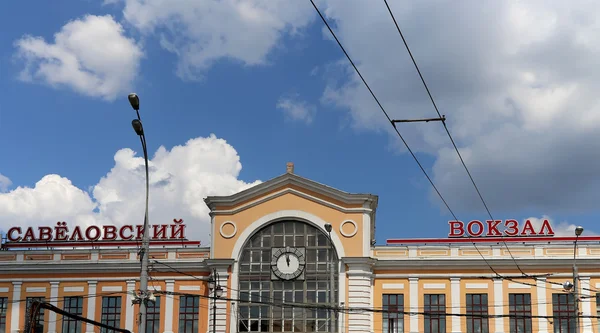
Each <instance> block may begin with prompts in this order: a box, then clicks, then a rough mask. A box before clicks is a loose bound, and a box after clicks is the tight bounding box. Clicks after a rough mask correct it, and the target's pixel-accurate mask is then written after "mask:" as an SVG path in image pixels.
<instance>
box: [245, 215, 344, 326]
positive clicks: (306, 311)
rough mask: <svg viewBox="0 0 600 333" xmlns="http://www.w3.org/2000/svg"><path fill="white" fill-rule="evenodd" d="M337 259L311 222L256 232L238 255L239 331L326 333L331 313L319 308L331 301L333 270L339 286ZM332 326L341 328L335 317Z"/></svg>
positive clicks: (277, 225)
mask: <svg viewBox="0 0 600 333" xmlns="http://www.w3.org/2000/svg"><path fill="white" fill-rule="evenodd" d="M337 262H338V258H337V254H336V253H335V250H334V249H333V246H332V244H331V243H330V241H329V237H328V236H327V234H326V233H325V232H324V231H322V230H320V229H317V228H316V227H314V226H312V225H310V224H308V223H305V222H299V221H280V222H275V223H272V224H269V225H267V226H266V227H264V228H263V229H261V230H260V231H258V232H257V233H255V234H254V235H253V236H252V237H251V238H250V239H249V240H248V242H247V243H246V245H245V246H244V248H243V250H242V253H241V257H240V260H239V287H238V290H239V299H240V303H239V304H238V313H237V315H238V331H239V332H328V331H329V330H330V328H329V325H330V323H329V316H330V312H329V311H328V310H327V309H318V310H317V309H316V307H317V306H319V305H320V306H321V307H322V306H327V305H330V304H331V303H332V302H330V300H329V290H330V289H331V287H332V286H331V285H330V284H331V283H330V280H331V273H330V272H331V271H333V276H334V278H333V281H334V282H333V283H334V285H333V288H334V289H333V290H339V288H338V267H337V266H338V265H337ZM330 263H335V264H331V265H330ZM338 297H339V296H338V293H337V292H336V293H335V298H336V300H335V302H333V303H335V304H337V299H338ZM282 303H286V304H290V303H298V304H305V306H310V305H315V307H314V308H302V307H290V306H283V304H282ZM332 326H333V330H334V331H337V327H336V326H337V325H336V324H335V316H334V322H333V325H332Z"/></svg>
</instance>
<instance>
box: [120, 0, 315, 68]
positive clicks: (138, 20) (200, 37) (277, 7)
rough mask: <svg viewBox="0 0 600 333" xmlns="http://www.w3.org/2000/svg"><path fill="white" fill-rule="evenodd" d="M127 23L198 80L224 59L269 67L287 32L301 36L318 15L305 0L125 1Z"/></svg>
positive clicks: (124, 11) (124, 12)
mask: <svg viewBox="0 0 600 333" xmlns="http://www.w3.org/2000/svg"><path fill="white" fill-rule="evenodd" d="M123 1H124V3H125V9H124V10H123V14H124V17H125V20H127V21H128V22H129V23H130V24H132V25H133V26H135V27H136V28H138V29H139V30H140V31H142V32H144V33H148V34H152V33H155V34H156V35H158V36H159V38H160V42H161V45H162V46H163V47H164V48H165V49H166V50H168V51H170V52H173V53H174V54H176V55H177V57H178V58H179V63H178V66H177V74H178V75H179V76H180V77H181V78H184V79H199V78H201V77H202V75H203V74H204V72H205V71H206V70H207V69H208V68H209V67H210V66H211V65H213V64H214V63H215V62H217V61H219V60H229V61H235V62H240V63H241V64H243V65H264V64H267V63H268V55H269V52H270V51H271V50H272V49H274V48H275V47H277V42H279V41H280V39H281V37H282V36H283V35H284V34H285V33H291V34H294V33H296V32H297V31H298V30H299V29H301V28H302V27H304V26H306V25H307V24H308V23H309V22H310V20H311V19H312V18H313V17H314V13H313V9H312V7H311V6H310V5H307V4H306V3H305V2H303V1H285V0H220V1H215V0H181V1H175V2H174V1H167V0H152V1H147V0H123Z"/></svg>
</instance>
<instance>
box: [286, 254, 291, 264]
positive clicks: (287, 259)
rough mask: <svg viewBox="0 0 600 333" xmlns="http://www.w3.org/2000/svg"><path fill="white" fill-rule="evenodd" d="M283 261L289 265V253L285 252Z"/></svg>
mask: <svg viewBox="0 0 600 333" xmlns="http://www.w3.org/2000/svg"><path fill="white" fill-rule="evenodd" d="M285 262H287V265H288V267H290V255H289V253H286V254H285Z"/></svg>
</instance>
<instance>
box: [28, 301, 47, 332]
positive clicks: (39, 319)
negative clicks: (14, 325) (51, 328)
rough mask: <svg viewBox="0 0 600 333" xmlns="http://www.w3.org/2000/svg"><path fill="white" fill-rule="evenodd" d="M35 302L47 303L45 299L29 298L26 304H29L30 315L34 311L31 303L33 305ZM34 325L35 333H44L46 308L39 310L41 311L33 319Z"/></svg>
mask: <svg viewBox="0 0 600 333" xmlns="http://www.w3.org/2000/svg"><path fill="white" fill-rule="evenodd" d="M33 301H39V302H45V299H44V297H27V299H26V303H27V314H29V313H30V312H29V311H33V310H34V309H33V308H32V307H31V305H32V304H31V303H33ZM33 325H34V326H35V327H34V328H33V331H34V332H35V333H43V332H44V308H39V311H38V313H37V315H36V316H35V317H34V318H33Z"/></svg>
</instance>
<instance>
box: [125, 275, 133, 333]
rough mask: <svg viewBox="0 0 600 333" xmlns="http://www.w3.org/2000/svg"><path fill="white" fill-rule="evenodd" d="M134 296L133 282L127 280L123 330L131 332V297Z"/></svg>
mask: <svg viewBox="0 0 600 333" xmlns="http://www.w3.org/2000/svg"><path fill="white" fill-rule="evenodd" d="M134 295H135V280H127V296H126V297H125V328H126V329H128V330H129V331H130V332H133V325H134V322H135V320H134V317H135V315H134V313H133V312H134V310H135V307H134V306H133V297H134Z"/></svg>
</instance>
